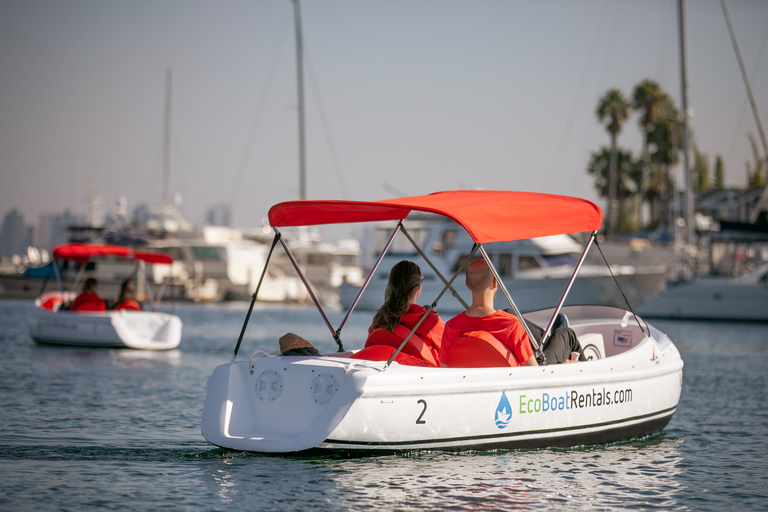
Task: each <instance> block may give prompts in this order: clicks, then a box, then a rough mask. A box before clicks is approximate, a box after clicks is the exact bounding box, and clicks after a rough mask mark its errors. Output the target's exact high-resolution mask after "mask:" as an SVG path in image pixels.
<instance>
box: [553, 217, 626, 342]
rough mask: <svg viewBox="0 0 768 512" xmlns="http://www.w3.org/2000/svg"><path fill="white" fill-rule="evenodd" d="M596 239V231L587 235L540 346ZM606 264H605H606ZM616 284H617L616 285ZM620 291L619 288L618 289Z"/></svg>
mask: <svg viewBox="0 0 768 512" xmlns="http://www.w3.org/2000/svg"><path fill="white" fill-rule="evenodd" d="M596 239H597V231H593V232H592V234H591V235H589V240H587V245H586V246H585V247H584V250H583V251H582V253H581V256H580V257H579V261H578V263H576V268H574V269H573V274H571V278H570V279H569V280H568V284H567V285H566V286H565V290H564V291H563V295H562V296H561V297H560V301H559V302H558V303H557V306H556V307H555V312H554V313H552V318H550V319H549V322H548V323H547V328H546V329H544V334H542V335H541V345H542V346H543V345H544V342H545V341H546V340H547V338H549V335H550V333H551V332H552V325H553V324H554V323H555V318H557V315H558V314H559V313H560V310H561V309H562V307H563V303H565V299H566V297H567V296H568V293H569V292H570V291H571V286H573V282H574V281H575V280H576V275H577V274H578V273H579V270H581V265H582V264H583V263H584V259H586V257H587V252H589V248H590V247H592V243H593V242H594V241H595V240H596ZM607 263H608V262H606V264H607ZM610 269H611V267H610V266H609V267H608V270H609V271H610ZM617 284H618V283H617ZM619 290H621V288H619Z"/></svg>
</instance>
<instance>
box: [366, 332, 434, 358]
mask: <svg viewBox="0 0 768 512" xmlns="http://www.w3.org/2000/svg"><path fill="white" fill-rule="evenodd" d="M410 332H411V330H410V329H408V328H407V327H405V326H404V325H398V326H397V327H395V332H390V331H388V330H386V329H382V328H379V329H374V330H373V331H372V332H371V333H370V334H369V335H368V339H367V340H365V347H366V348H368V347H372V346H377V345H384V346H388V347H392V348H393V349H397V347H399V346H400V344H401V343H402V342H403V340H404V339H405V338H406V336H408V334H410ZM401 353H404V354H408V355H409V356H412V357H416V358H420V359H422V360H424V361H425V362H426V363H427V365H429V366H438V364H437V359H436V358H435V355H434V354H433V353H432V350H430V348H429V347H428V346H427V344H426V343H425V342H424V339H423V338H422V337H421V336H419V335H418V334H416V333H413V336H411V338H410V339H409V340H408V343H406V345H405V346H404V347H403V350H401ZM390 355H391V354H390Z"/></svg>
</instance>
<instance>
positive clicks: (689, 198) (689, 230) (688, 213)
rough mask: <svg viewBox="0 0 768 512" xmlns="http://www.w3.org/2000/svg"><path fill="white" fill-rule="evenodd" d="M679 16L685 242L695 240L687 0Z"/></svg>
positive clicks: (680, 6)
mask: <svg viewBox="0 0 768 512" xmlns="http://www.w3.org/2000/svg"><path fill="white" fill-rule="evenodd" d="M677 9H678V18H679V21H680V87H681V89H682V91H681V94H680V96H681V100H680V101H681V103H682V109H683V116H682V117H683V177H684V179H685V215H684V217H685V243H686V244H688V245H690V244H693V243H694V242H695V233H696V232H695V230H694V229H695V220H694V206H693V176H692V175H691V166H690V163H689V162H688V65H687V62H686V61H687V51H686V44H685V39H686V36H685V0H678V2H677Z"/></svg>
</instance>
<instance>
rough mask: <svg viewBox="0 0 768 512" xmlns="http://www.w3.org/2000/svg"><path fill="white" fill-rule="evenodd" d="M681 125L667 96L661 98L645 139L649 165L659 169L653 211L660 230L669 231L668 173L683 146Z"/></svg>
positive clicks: (669, 184) (675, 108) (669, 176)
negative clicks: (655, 212)
mask: <svg viewBox="0 0 768 512" xmlns="http://www.w3.org/2000/svg"><path fill="white" fill-rule="evenodd" d="M682 128H683V124H682V122H681V120H680V113H679V111H678V110H677V107H675V104H674V103H673V101H672V99H671V98H669V96H666V95H665V96H664V97H663V98H662V100H661V103H660V105H659V117H658V119H657V121H656V123H654V125H653V126H652V127H651V130H650V131H649V132H648V134H647V136H646V139H647V142H648V145H649V149H650V150H651V151H650V154H649V157H650V161H651V162H653V163H655V164H657V165H658V166H659V168H660V169H661V176H660V180H659V182H658V183H657V186H658V187H659V190H658V192H659V195H658V200H659V201H660V202H661V205H658V206H657V208H656V211H657V212H659V214H660V217H659V218H658V219H657V220H658V221H659V224H660V225H661V226H662V227H670V226H671V223H672V215H671V211H670V206H671V201H670V199H671V198H672V188H673V181H672V177H671V175H670V172H669V169H670V168H671V167H672V166H673V165H675V164H676V163H677V162H678V160H679V159H680V150H681V148H682V145H683V129H682Z"/></svg>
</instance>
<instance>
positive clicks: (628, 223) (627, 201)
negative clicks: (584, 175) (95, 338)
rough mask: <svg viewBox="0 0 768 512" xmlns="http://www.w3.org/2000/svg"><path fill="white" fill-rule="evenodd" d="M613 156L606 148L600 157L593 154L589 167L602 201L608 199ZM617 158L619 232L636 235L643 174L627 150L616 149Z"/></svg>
mask: <svg viewBox="0 0 768 512" xmlns="http://www.w3.org/2000/svg"><path fill="white" fill-rule="evenodd" d="M612 158H613V152H612V151H611V149H610V148H606V147H605V146H603V147H602V148H600V151H599V152H597V153H592V155H591V157H590V161H589V165H588V167H587V171H588V172H589V174H591V175H593V176H594V177H595V189H597V193H598V194H599V195H600V196H601V197H605V198H607V197H608V195H609V188H610V186H609V183H608V182H609V176H610V172H611V171H610V168H611V160H612ZM615 158H616V197H617V203H618V204H617V232H621V233H628V232H634V231H637V230H638V229H639V228H640V226H639V225H638V224H637V218H636V217H635V215H634V211H635V203H636V202H637V201H639V199H640V197H639V195H638V189H639V184H640V179H641V176H642V171H641V169H640V166H639V165H638V162H637V161H635V160H634V158H633V157H632V153H631V152H630V151H628V150H623V149H617V150H616V153H615Z"/></svg>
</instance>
